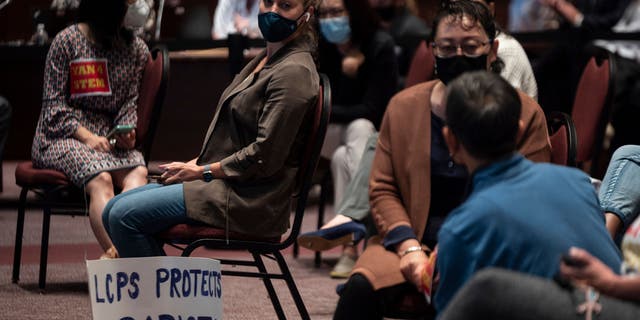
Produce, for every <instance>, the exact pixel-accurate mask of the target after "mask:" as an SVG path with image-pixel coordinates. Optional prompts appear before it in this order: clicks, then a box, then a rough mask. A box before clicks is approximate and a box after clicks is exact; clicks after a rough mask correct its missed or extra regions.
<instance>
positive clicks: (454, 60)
mask: <svg viewBox="0 0 640 320" xmlns="http://www.w3.org/2000/svg"><path fill="white" fill-rule="evenodd" d="M486 69H487V55H486V54H482V55H479V56H477V57H467V56H464V55H462V56H453V57H449V58H440V57H438V56H436V75H437V76H438V78H439V79H440V81H442V83H444V84H445V85H446V84H448V83H449V82H451V81H452V80H453V79H455V78H457V77H458V76H459V75H461V74H463V73H465V72H469V71H477V70H486Z"/></svg>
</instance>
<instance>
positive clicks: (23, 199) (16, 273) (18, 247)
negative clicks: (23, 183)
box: [11, 188, 29, 283]
mask: <svg viewBox="0 0 640 320" xmlns="http://www.w3.org/2000/svg"><path fill="white" fill-rule="evenodd" d="M27 193H29V189H27V188H22V190H21V191H20V204H19V205H18V221H17V222H16V241H15V247H14V248H13V275H12V277H11V281H12V282H13V283H18V281H19V280H20V260H21V259H22V234H23V232H24V212H25V207H26V206H27Z"/></svg>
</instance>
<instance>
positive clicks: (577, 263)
mask: <svg viewBox="0 0 640 320" xmlns="http://www.w3.org/2000/svg"><path fill="white" fill-rule="evenodd" d="M560 258H561V259H562V262H564V263H565V264H566V265H568V266H570V267H578V268H579V267H584V265H585V264H584V263H583V262H582V261H578V260H576V259H574V258H573V257H571V256H570V255H568V254H563V255H562V256H561V257H560Z"/></svg>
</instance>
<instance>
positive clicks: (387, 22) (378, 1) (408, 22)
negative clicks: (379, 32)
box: [369, 0, 431, 88]
mask: <svg viewBox="0 0 640 320" xmlns="http://www.w3.org/2000/svg"><path fill="white" fill-rule="evenodd" d="M369 3H370V4H371V7H373V8H374V9H375V11H376V13H377V14H378V16H379V17H380V19H381V25H382V27H383V28H384V29H385V30H387V31H388V32H389V34H391V37H392V38H393V41H394V42H395V44H396V47H395V48H396V50H395V51H396V55H397V57H398V68H399V69H398V70H399V74H400V76H401V77H404V76H405V75H406V74H407V71H408V70H409V64H411V58H412V57H413V54H414V52H415V51H416V48H417V47H418V45H419V44H420V42H421V41H423V40H426V39H427V38H428V37H429V34H430V33H431V30H429V27H427V24H426V23H425V22H424V21H423V20H422V19H420V18H419V17H418V16H416V15H415V14H414V13H413V12H411V11H410V10H409V8H408V7H407V4H406V0H369ZM400 87H401V88H402V87H404V85H403V84H400Z"/></svg>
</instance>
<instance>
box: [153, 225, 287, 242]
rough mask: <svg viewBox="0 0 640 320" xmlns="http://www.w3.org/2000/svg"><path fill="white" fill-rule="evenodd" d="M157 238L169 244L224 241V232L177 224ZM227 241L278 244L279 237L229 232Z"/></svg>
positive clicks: (216, 229) (212, 228)
mask: <svg viewBox="0 0 640 320" xmlns="http://www.w3.org/2000/svg"><path fill="white" fill-rule="evenodd" d="M158 237H159V238H160V239H163V240H169V241H170V242H179V243H182V242H190V241H193V240H198V239H226V235H225V230H224V229H219V228H215V227H211V226H207V225H193V224H186V223H182V224H177V225H175V226H173V227H171V228H169V229H167V230H165V231H162V232H160V233H158ZM229 239H231V240H244V241H259V242H270V243H278V242H280V237H275V238H274V237H270V238H265V237H260V236H257V235H247V234H242V233H237V232H232V231H230V232H229Z"/></svg>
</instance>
